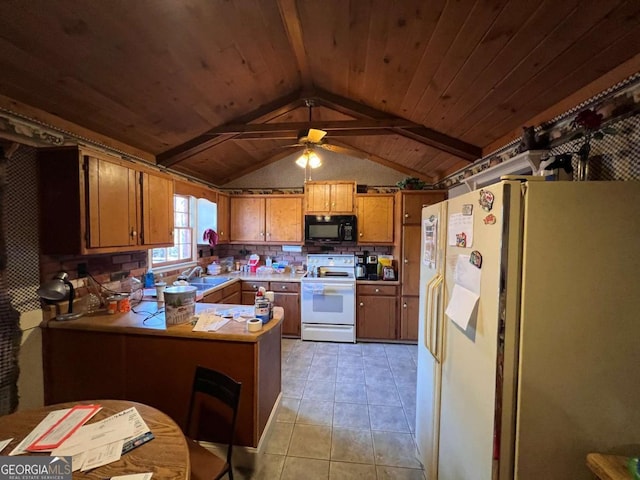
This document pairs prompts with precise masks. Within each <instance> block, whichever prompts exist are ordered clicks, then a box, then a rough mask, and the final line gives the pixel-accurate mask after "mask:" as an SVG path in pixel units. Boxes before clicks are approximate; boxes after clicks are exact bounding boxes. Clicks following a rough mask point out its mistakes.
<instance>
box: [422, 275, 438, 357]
mask: <svg viewBox="0 0 640 480" xmlns="http://www.w3.org/2000/svg"><path fill="white" fill-rule="evenodd" d="M436 278H437V277H433V278H431V280H429V283H427V295H426V299H425V300H426V302H427V303H426V305H425V306H424V312H425V319H424V320H425V322H424V346H425V347H426V349H427V350H428V351H429V352H430V353H433V352H432V351H431V327H432V326H433V325H432V324H433V308H432V307H431V305H432V302H433V289H432V288H431V285H432V284H433V282H434V281H435V280H436Z"/></svg>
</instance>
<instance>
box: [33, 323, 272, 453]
mask: <svg viewBox="0 0 640 480" xmlns="http://www.w3.org/2000/svg"><path fill="white" fill-rule="evenodd" d="M49 323H51V322H49ZM42 328H43V362H44V394H45V399H44V400H45V404H46V405H50V404H53V403H61V402H70V401H79V400H99V399H101V398H110V399H127V400H132V401H135V402H142V403H145V404H147V405H151V406H152V407H155V408H157V409H159V410H161V411H163V412H164V413H166V414H167V415H169V416H170V417H171V418H172V419H173V420H174V421H175V422H176V423H177V424H178V425H179V426H184V423H185V421H186V416H187V407H188V405H189V396H190V394H191V385H192V382H193V374H194V371H195V368H196V366H197V365H202V366H204V367H207V368H211V369H214V370H218V371H221V372H223V373H225V374H227V375H229V376H231V377H233V378H234V379H236V380H237V381H239V382H242V391H241V393H240V405H239V409H238V420H237V425H236V440H235V443H236V445H242V446H247V447H253V448H256V447H257V446H258V443H259V441H260V439H261V437H262V433H263V431H264V429H265V427H266V425H267V421H268V419H269V416H270V415H271V413H272V411H273V407H274V405H275V403H276V401H277V399H278V396H279V394H280V391H281V383H280V378H281V372H280V365H281V361H280V351H281V340H280V339H281V335H282V333H281V329H280V324H278V325H276V326H275V327H274V328H272V329H271V330H270V331H268V332H266V333H264V334H263V335H262V336H261V337H260V339H259V340H258V341H254V342H250V341H247V342H244V341H228V340H218V339H214V338H212V339H202V338H188V337H181V336H180V335H179V333H174V334H171V333H167V332H163V333H161V334H157V333H156V334H153V333H152V334H144V333H138V332H134V331H133V330H135V329H131V331H127V330H126V329H120V330H119V331H114V332H113V333H111V332H107V331H97V330H96V331H93V330H73V329H59V328H51V327H48V326H44V327H42ZM116 330H117V329H116ZM174 332H175V330H174ZM205 413H206V412H205ZM199 425H200V426H201V428H200V429H199V436H198V438H201V439H203V440H207V441H211V442H220V441H221V440H222V438H220V434H219V425H220V414H219V413H218V414H216V413H214V412H213V411H211V412H210V413H209V414H207V415H206V418H201V421H200V422H199Z"/></svg>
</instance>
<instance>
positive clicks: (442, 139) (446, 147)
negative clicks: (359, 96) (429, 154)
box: [313, 89, 482, 162]
mask: <svg viewBox="0 0 640 480" xmlns="http://www.w3.org/2000/svg"><path fill="white" fill-rule="evenodd" d="M313 98H314V100H316V101H317V102H318V103H319V104H321V105H324V106H325V107H328V108H332V109H334V110H336V111H338V112H340V113H342V114H344V115H350V116H354V117H357V118H375V119H378V120H381V119H391V118H395V119H399V118H401V117H397V116H394V115H389V114H388V113H386V112H383V111H381V110H378V109H375V108H372V107H369V106H367V105H364V104H362V103H360V102H356V101H355V100H351V99H349V98H344V97H341V96H339V95H335V94H333V93H330V92H327V91H324V90H321V89H316V91H315V95H314V97H313ZM393 133H397V134H398V135H402V136H404V137H407V138H410V139H412V140H414V141H416V142H420V143H422V144H424V145H428V146H430V147H433V148H436V149H438V150H440V151H443V152H447V153H450V154H451V155H455V156H456V157H460V158H463V159H465V160H467V161H470V162H471V161H474V160H477V159H478V158H480V157H481V156H482V149H481V148H480V147H478V146H476V145H472V144H470V143H467V142H464V141H462V140H460V139H458V138H454V137H450V136H448V135H445V134H444V133H440V132H437V131H435V130H432V129H430V128H427V127H425V126H422V125H418V124H414V126H413V127H407V128H404V127H397V128H393Z"/></svg>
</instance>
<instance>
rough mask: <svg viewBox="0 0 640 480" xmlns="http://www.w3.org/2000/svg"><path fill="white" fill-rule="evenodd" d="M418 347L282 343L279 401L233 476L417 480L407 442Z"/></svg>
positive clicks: (410, 436)
mask: <svg viewBox="0 0 640 480" xmlns="http://www.w3.org/2000/svg"><path fill="white" fill-rule="evenodd" d="M417 353H418V352H417V347H415V346H413V345H398V344H380V343H378V344H373V343H358V344H344V343H341V344H338V343H325V342H302V341H300V340H290V339H283V341H282V392H283V399H282V405H281V407H280V411H279V414H278V417H277V419H276V423H275V425H274V427H273V433H272V435H271V438H270V440H269V442H268V443H267V445H266V448H265V453H264V454H263V455H262V456H261V458H260V459H259V461H258V465H257V469H256V471H254V472H242V471H238V473H237V475H236V478H239V479H264V480H277V479H282V480H284V479H296V480H298V479H304V480H349V479H372V480H389V479H400V480H418V479H419V480H424V475H423V472H422V469H421V465H420V463H419V462H418V460H417V457H416V447H415V441H414V436H413V434H414V424H415V411H416V407H415V392H416V359H417Z"/></svg>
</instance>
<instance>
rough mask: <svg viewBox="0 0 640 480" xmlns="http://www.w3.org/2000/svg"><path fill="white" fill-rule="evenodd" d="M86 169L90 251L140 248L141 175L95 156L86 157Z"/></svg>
mask: <svg viewBox="0 0 640 480" xmlns="http://www.w3.org/2000/svg"><path fill="white" fill-rule="evenodd" d="M83 169H84V171H85V178H86V183H85V187H86V188H85V193H86V197H87V209H88V215H87V224H86V246H87V248H103V247H104V248H109V247H129V246H136V245H138V217H137V215H138V208H137V204H138V200H137V198H138V188H137V187H138V178H139V177H138V172H136V171H135V170H132V169H130V168H128V167H125V166H122V165H118V164H116V163H111V162H108V161H105V160H101V159H100V158H98V157H95V156H93V155H84V156H83ZM45 235H46V234H45Z"/></svg>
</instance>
